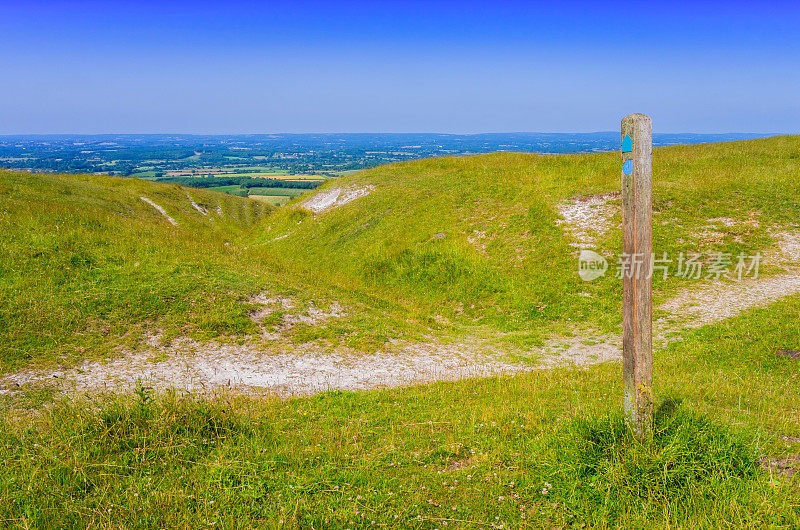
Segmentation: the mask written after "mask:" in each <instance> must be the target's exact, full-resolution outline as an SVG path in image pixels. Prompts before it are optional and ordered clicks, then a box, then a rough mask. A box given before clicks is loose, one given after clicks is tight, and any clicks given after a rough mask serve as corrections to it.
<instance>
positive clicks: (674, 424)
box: [0, 297, 800, 529]
mask: <svg viewBox="0 0 800 530" xmlns="http://www.w3.org/2000/svg"><path fill="white" fill-rule="evenodd" d="M798 321H800V297H793V298H792V299H790V300H787V301H785V302H783V303H780V304H777V305H776V306H774V307H772V308H769V309H761V310H757V311H752V312H750V313H749V314H747V315H743V316H741V317H739V318H736V319H733V320H731V321H727V322H724V323H718V324H716V325H714V326H709V327H706V328H703V329H702V330H698V331H696V332H693V333H691V334H689V335H688V336H687V337H686V340H685V341H682V342H676V343H674V344H673V345H672V346H671V347H670V348H669V349H667V350H666V351H662V352H659V354H658V355H657V356H656V359H655V373H656V377H655V393H656V396H658V400H659V403H663V401H664V398H665V397H671V398H673V400H675V401H680V402H681V403H680V404H678V405H677V408H676V409H675V410H672V409H671V408H670V407H669V406H662V407H660V410H661V414H660V415H659V418H660V419H659V429H658V432H657V435H656V439H655V441H654V443H652V444H649V445H646V446H643V447H639V446H637V445H636V444H632V443H631V441H630V439H629V437H626V435H625V433H624V430H622V429H620V428H619V423H618V422H617V421H616V419H618V416H616V412H615V411H617V410H618V409H619V408H620V406H621V393H622V389H621V386H622V385H621V380H620V379H621V378H620V377H619V366H618V365H617V364H613V363H611V364H606V365H601V366H595V367H593V368H591V369H589V370H578V369H559V370H543V371H538V372H534V373H528V374H519V375H516V376H514V377H506V378H488V379H480V380H477V379H476V380H467V381H461V382H459V383H439V384H435V385H426V386H420V387H414V388H407V389H396V390H381V391H374V392H358V393H349V392H329V393H325V394H320V395H318V396H315V397H313V398H307V399H292V400H287V401H283V400H278V399H266V400H264V399H247V398H242V397H238V398H237V397H235V396H234V397H230V398H228V397H226V398H225V399H218V400H215V401H199V402H198V401H195V400H193V399H191V398H189V397H185V396H181V395H178V394H175V395H168V396H164V397H160V398H159V397H157V396H152V395H150V394H149V393H148V392H147V390H146V389H143V390H142V391H141V392H140V393H139V395H138V396H130V397H127V398H126V397H120V398H117V399H114V400H111V401H102V402H100V403H99V404H98V402H97V401H93V402H91V403H88V402H84V401H80V400H79V401H64V402H60V403H58V404H57V405H56V406H55V407H51V408H49V409H47V410H45V411H43V412H42V413H41V414H37V415H33V417H31V415H30V414H28V413H26V414H25V415H21V416H20V417H19V418H14V419H12V418H8V419H6V420H0V458H2V461H3V466H0V499H2V500H3V502H0V520H2V521H4V523H5V524H7V525H9V526H14V527H18V528H63V527H85V526H99V527H125V528H165V527H169V528H198V527H205V526H213V527H219V528H239V527H242V528H250V527H259V528H302V529H305V528H372V527H382V528H397V529H401V528H421V529H422V528H424V529H428V528H444V527H445V523H447V526H450V527H457V528H498V529H499V528H565V527H576V528H582V527H584V526H587V527H592V528H594V527H597V528H709V527H713V528H717V527H730V528H767V527H769V528H773V527H774V528H797V527H798V525H800V508H799V507H800V489H798V488H797V480H796V478H795V480H794V481H790V480H787V479H786V478H784V477H781V476H780V475H779V473H780V472H785V471H786V470H785V469H784V468H783V467H782V466H781V465H780V464H778V465H776V466H774V467H773V469H772V471H771V472H770V471H766V470H761V469H759V466H758V460H757V458H758V457H759V456H761V455H769V456H770V459H769V460H770V461H778V462H784V463H785V465H786V466H787V467H788V468H791V466H792V465H794V464H796V462H797V459H796V456H795V455H796V454H797V453H798V451H800V418H799V417H798V415H797V400H796V396H797V392H798V391H800V388H798V386H799V383H798V378H797V377H796V375H797V364H796V361H792V360H789V359H783V358H779V357H776V356H775V355H773V351H774V349H775V348H776V347H791V346H794V347H797V346H798V341H799V340H800V330H799V329H798V325H797V323H798ZM721 352H724V355H722V354H721ZM35 398H36V396H35V395H32V396H31V399H35ZM670 403H674V402H670V401H666V404H667V405H669V404H670ZM27 406H36V404H35V403H33V402H32V403H29V404H27ZM608 415H610V416H611V418H612V421H609V420H607V419H605V418H606V417H607V416H608ZM587 441H588V442H592V443H587ZM798 476H800V475H796V477H798Z"/></svg>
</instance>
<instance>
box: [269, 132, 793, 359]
mask: <svg viewBox="0 0 800 530" xmlns="http://www.w3.org/2000/svg"><path fill="white" fill-rule="evenodd" d="M798 157H800V138H798V137H796V136H792V137H778V138H771V139H766V140H754V141H747V142H731V143H721V144H710V145H701V146H681V147H669V148H660V149H656V150H655V151H654V162H653V166H654V175H653V180H654V228H653V242H654V250H655V251H656V252H657V253H661V252H668V253H669V255H671V256H673V257H674V256H676V255H677V253H678V252H679V251H685V252H693V251H695V250H698V251H704V252H711V251H724V252H730V253H732V254H733V255H736V254H738V253H739V252H746V253H750V254H752V253H755V252H757V251H763V250H764V249H766V248H768V247H769V246H770V245H772V244H773V241H772V240H771V238H770V237H769V235H768V233H767V232H768V230H767V229H768V227H769V226H770V225H776V226H778V227H787V226H791V225H796V222H797V221H796V220H797V219H798V217H799V216H800V204H798V202H800V201H798V197H800V180H798V179H797V178H796V176H797V172H798V170H800V158H798ZM619 168H620V160H619V155H618V154H614V153H609V154H592V155H569V156H561V155H559V156H538V155H527V154H513V153H511V154H509V153H503V154H492V155H481V156H472V157H463V158H436V159H431V160H423V161H416V162H408V163H399V164H392V165H388V166H382V167H378V168H375V169H371V170H367V171H363V172H359V173H356V174H353V175H350V176H346V177H341V178H339V179H336V180H335V181H333V182H329V183H327V184H325V185H324V186H323V187H322V188H321V189H322V190H324V189H330V188H333V187H337V186H366V185H371V186H374V187H375V191H373V192H372V193H371V194H369V195H368V196H367V197H364V198H361V199H359V200H357V201H354V202H353V203H351V204H348V205H346V206H344V207H341V208H336V209H334V210H332V211H329V212H327V213H325V214H323V215H318V216H311V215H308V214H307V213H306V212H305V211H304V210H303V209H302V207H301V206H300V205H299V204H294V205H289V206H288V207H284V208H281V209H280V210H279V211H277V212H276V213H275V214H274V215H272V216H271V219H270V221H269V223H267V225H266V227H265V229H264V230H263V231H262V234H261V236H260V238H259V242H260V244H261V245H263V247H265V248H266V249H267V251H268V252H271V253H273V254H274V255H275V256H276V260H278V261H280V263H281V265H282V267H284V268H285V269H286V270H287V271H291V273H292V274H293V275H295V276H297V277H301V278H303V279H304V281H305V282H306V283H308V284H325V285H330V286H331V289H332V290H338V291H343V292H347V293H354V292H357V293H369V295H370V296H375V297H379V298H380V299H381V302H384V303H385V304H386V305H387V306H390V307H391V306H394V307H397V305H398V304H397V303H396V302H392V301H394V300H402V301H403V302H402V304H403V310H404V311H406V314H402V312H401V311H393V310H389V311H387V313H389V314H390V315H396V316H397V318H396V319H395V320H394V321H406V322H407V321H408V320H409V319H411V320H415V321H420V322H423V323H425V318H426V315H427V316H430V315H432V314H438V315H440V316H442V317H444V318H445V319H448V320H450V321H451V322H454V323H456V325H463V326H465V327H468V328H472V327H474V326H475V325H482V326H486V327H488V328H489V329H492V330H499V331H502V332H505V333H508V335H506V337H507V339H508V340H512V341H517V342H518V343H520V344H522V345H524V344H530V343H532V342H537V341H539V340H541V338H542V337H543V336H546V335H548V334H550V333H551V332H561V333H563V332H567V331H568V330H570V329H573V328H574V327H575V323H576V322H579V323H580V325H581V326H584V327H592V328H596V329H599V330H611V329H616V327H617V326H618V318H617V316H616V315H618V314H619V311H620V304H621V294H620V293H621V287H620V281H619V280H617V279H616V278H614V277H613V274H609V275H607V276H606V277H605V278H603V279H600V280H596V281H594V282H592V283H585V282H583V281H581V280H580V278H579V277H578V276H577V274H576V270H577V264H576V261H577V260H576V258H575V256H574V253H573V250H574V249H573V248H572V247H570V246H569V243H570V240H569V239H568V238H567V237H566V236H565V234H564V233H563V231H562V230H561V228H560V227H558V226H556V224H555V222H556V220H557V219H558V212H557V210H556V205H558V204H559V203H560V202H561V201H564V200H567V199H569V198H571V197H580V196H585V195H589V194H595V193H606V192H611V191H617V190H618V189H619V172H620V169H619ZM718 217H729V218H731V219H734V220H736V221H739V222H740V223H739V224H737V225H735V226H732V227H722V228H721V231H722V233H723V237H722V238H721V239H720V240H719V241H702V240H701V239H700V238H698V237H695V236H692V233H694V232H696V231H697V230H698V229H699V228H700V227H702V226H703V225H704V224H705V223H706V220H707V219H709V218H718ZM751 219H755V220H757V221H758V226H754V225H753V224H746V223H745V221H747V220H751ZM612 221H613V222H612V226H618V224H619V223H620V222H621V218H620V216H619V215H617V216H616V217H615V218H614V219H613V220H612ZM476 231H477V232H476ZM480 233H483V234H485V235H484V237H483V238H482V239H480V240H479V242H480V243H482V244H485V245H486V248H485V249H481V248H478V247H476V245H475V244H473V243H471V242H470V241H469V238H470V237H475V236H476V234H480ZM437 234H438V235H439V236H440V237H438V238H435V237H433V236H434V235H437ZM442 235H443V237H441V236H442ZM282 236H286V237H282ZM621 246H622V243H621V235H620V230H618V229H614V230H610V231H609V233H608V234H607V236H606V237H605V238H603V239H602V240H601V241H599V247H600V250H601V251H602V252H603V253H604V254H606V255H608V256H618V255H619V253H620V251H621ZM611 266H612V269H613V267H614V262H613V261H612V264H611ZM763 272H765V273H769V272H770V271H769V270H764V271H763ZM686 285H687V282H686V281H682V280H680V279H677V278H670V279H669V280H668V281H666V282H662V281H661V280H660V279H656V281H655V287H654V289H655V297H656V300H657V301H660V300H663V299H664V298H665V297H667V296H669V295H670V294H672V293H674V292H675V291H676V290H677V289H678V287H680V286H686ZM440 320H441V319H440ZM427 324H430V322H427Z"/></svg>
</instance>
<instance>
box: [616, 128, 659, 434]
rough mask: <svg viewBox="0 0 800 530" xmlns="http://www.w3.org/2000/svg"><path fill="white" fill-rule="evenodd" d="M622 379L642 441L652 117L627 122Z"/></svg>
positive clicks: (646, 403)
mask: <svg viewBox="0 0 800 530" xmlns="http://www.w3.org/2000/svg"><path fill="white" fill-rule="evenodd" d="M621 136H622V161H623V166H622V252H623V261H622V265H623V266H622V304H623V305H622V379H623V386H624V388H625V419H626V421H627V423H628V426H629V427H630V428H631V429H632V430H633V432H634V434H635V435H636V438H637V439H638V440H639V441H645V440H647V439H649V438H650V436H651V434H652V423H653V308H652V300H653V289H652V261H651V255H652V194H653V191H652V183H653V177H652V170H653V159H652V152H653V124H652V121H651V120H650V117H649V116H646V115H644V114H631V115H630V116H626V117H625V118H624V119H623V120H622V135H621Z"/></svg>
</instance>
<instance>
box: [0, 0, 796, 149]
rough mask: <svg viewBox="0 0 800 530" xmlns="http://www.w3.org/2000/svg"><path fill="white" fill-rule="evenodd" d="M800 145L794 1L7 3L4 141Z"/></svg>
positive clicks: (0, 58)
mask: <svg viewBox="0 0 800 530" xmlns="http://www.w3.org/2000/svg"><path fill="white" fill-rule="evenodd" d="M630 112H645V113H648V114H650V115H651V116H652V117H653V120H654V125H655V128H656V130H657V131H659V132H689V131H691V132H785V133H788V132H800V2H797V1H793V2H787V1H783V2H759V1H754V0H751V1H748V2H734V1H729V2H714V1H711V2H706V1H702V0H697V1H694V2H658V1H651V2H616V1H614V2H602V1H600V0H597V1H592V2H575V1H569V0H563V1H559V2H547V3H544V2H542V3H539V2H511V1H508V2H507V1H502V0H494V1H485V2H471V1H470V0H459V1H452V2H449V1H436V0H427V1H414V2H392V1H389V2H383V1H379V0H373V1H369V2H356V1H350V2H348V1H338V2H302V1H295V2H283V1H269V0H266V1H263V2H244V1H240V0H227V1H218V2H214V3H204V2H202V1H200V2H172V1H170V0H160V1H153V2H151V1H149V0H139V1H136V2H115V1H114V0H107V1H105V2H93V1H38V2H37V1H29V2H25V1H13V2H10V1H8V0H0V134H15V133H102V132H121V133H123V132H124V133H147V132H180V133H263V132H459V133H469V132H497V131H505V132H509V131H553V132H555V131H560V132H572V131H598V130H615V129H616V128H617V127H618V123H619V120H620V118H621V117H622V116H624V115H625V114H628V113H630Z"/></svg>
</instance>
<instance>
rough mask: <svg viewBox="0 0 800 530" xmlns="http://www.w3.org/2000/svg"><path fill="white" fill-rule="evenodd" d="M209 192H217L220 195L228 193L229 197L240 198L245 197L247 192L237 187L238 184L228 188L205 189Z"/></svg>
mask: <svg viewBox="0 0 800 530" xmlns="http://www.w3.org/2000/svg"><path fill="white" fill-rule="evenodd" d="M206 189H207V190H210V191H218V192H221V193H228V194H230V195H238V196H240V197H246V196H247V190H245V189H244V188H242V187H241V186H239V185H238V184H231V185H229V186H212V187H210V188H206Z"/></svg>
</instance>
